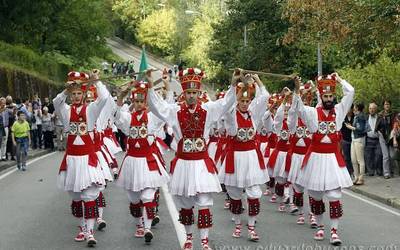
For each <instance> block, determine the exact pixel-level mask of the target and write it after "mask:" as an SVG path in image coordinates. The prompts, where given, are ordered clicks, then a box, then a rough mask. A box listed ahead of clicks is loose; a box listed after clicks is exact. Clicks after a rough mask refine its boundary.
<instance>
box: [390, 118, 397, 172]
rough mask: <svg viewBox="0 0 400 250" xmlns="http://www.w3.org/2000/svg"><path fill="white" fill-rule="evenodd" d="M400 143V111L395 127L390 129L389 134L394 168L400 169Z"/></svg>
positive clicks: (395, 120)
mask: <svg viewBox="0 0 400 250" xmlns="http://www.w3.org/2000/svg"><path fill="white" fill-rule="evenodd" d="M399 143H400V113H398V114H397V115H396V116H395V118H394V122H393V128H392V130H391V131H390V136H389V150H390V156H391V160H392V164H393V165H392V166H393V169H396V170H397V171H399V161H400V153H399V149H400V147H399Z"/></svg>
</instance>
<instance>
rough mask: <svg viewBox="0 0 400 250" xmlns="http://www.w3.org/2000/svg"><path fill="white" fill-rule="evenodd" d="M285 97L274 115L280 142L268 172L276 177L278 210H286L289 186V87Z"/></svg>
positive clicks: (272, 154) (272, 155) (272, 156)
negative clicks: (285, 192)
mask: <svg viewBox="0 0 400 250" xmlns="http://www.w3.org/2000/svg"><path fill="white" fill-rule="evenodd" d="M283 93H285V94H284V99H283V102H282V104H281V105H280V106H279V108H278V110H277V111H276V114H275V117H274V125H273V127H274V132H275V134H276V135H278V142H277V144H276V148H275V149H274V150H273V151H272V153H271V154H270V157H269V159H268V163H267V165H268V172H269V173H270V175H271V176H272V177H274V179H275V181H276V183H275V193H276V195H277V196H278V197H279V202H280V203H279V207H278V211H280V212H284V211H286V205H285V202H286V197H288V195H285V194H284V191H285V188H287V174H288V171H287V170H286V164H285V163H286V156H287V154H288V151H289V149H290V142H289V135H290V134H289V129H288V124H287V111H288V109H289V107H290V93H291V92H290V90H289V89H288V88H286V87H285V88H284V89H283Z"/></svg>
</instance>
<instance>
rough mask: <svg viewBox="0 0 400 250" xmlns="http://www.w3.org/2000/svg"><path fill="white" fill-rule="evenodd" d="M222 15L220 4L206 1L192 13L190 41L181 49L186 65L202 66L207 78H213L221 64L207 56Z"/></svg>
mask: <svg viewBox="0 0 400 250" xmlns="http://www.w3.org/2000/svg"><path fill="white" fill-rule="evenodd" d="M222 17H223V13H221V9H220V4H219V3H218V2H215V1H207V2H206V3H205V4H204V5H202V6H201V7H200V9H199V11H198V12H194V13H193V18H194V19H195V20H194V22H193V26H192V28H191V29H190V32H189V38H190V42H189V44H188V46H187V47H186V48H185V49H184V50H183V52H182V53H183V58H184V60H185V61H186V62H187V64H188V65H191V66H196V67H199V68H202V69H203V70H205V71H206V74H207V76H208V77H209V78H211V79H212V78H214V77H215V75H216V73H217V72H218V71H219V70H221V65H220V64H219V63H217V62H215V61H213V60H211V59H210V58H209V56H208V54H209V52H210V47H211V45H212V42H213V39H212V38H213V35H214V28H213V25H216V24H218V23H219V22H220V21H221V20H222Z"/></svg>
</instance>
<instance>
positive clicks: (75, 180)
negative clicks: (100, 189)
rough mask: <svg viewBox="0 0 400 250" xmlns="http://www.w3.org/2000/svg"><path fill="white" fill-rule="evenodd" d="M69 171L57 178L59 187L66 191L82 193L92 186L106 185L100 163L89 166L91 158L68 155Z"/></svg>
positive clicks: (61, 173)
mask: <svg viewBox="0 0 400 250" xmlns="http://www.w3.org/2000/svg"><path fill="white" fill-rule="evenodd" d="M66 164H67V170H66V171H62V172H60V173H59V174H58V176H57V186H58V188H60V189H62V190H64V191H73V192H82V191H83V190H85V189H86V188H88V187H90V186H92V185H105V184H106V181H105V179H104V174H103V172H102V170H101V166H100V163H98V165H97V167H92V166H89V156H88V155H83V156H77V155H67V157H66Z"/></svg>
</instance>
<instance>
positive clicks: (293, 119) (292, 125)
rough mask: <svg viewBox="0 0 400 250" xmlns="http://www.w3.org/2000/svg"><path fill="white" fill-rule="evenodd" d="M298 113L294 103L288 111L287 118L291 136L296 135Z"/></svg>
mask: <svg viewBox="0 0 400 250" xmlns="http://www.w3.org/2000/svg"><path fill="white" fill-rule="evenodd" d="M297 113H298V112H297V111H296V107H293V103H292V105H291V106H290V108H289V110H288V117H287V125H288V129H289V131H290V133H291V134H294V133H296V127H297V120H298V117H299V116H298V114H297Z"/></svg>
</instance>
